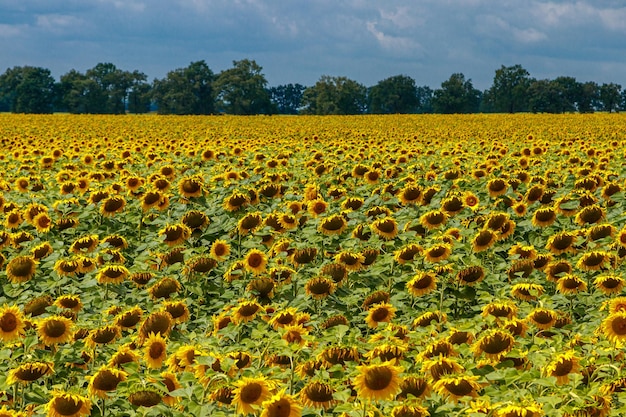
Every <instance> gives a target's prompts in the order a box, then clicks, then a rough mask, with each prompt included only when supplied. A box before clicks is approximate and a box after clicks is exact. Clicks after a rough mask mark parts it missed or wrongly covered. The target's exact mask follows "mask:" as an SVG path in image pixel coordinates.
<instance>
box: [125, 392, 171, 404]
mask: <svg viewBox="0 0 626 417" xmlns="http://www.w3.org/2000/svg"><path fill="white" fill-rule="evenodd" d="M162 400H163V393H162V392H160V391H157V390H156V389H154V388H136V389H135V390H133V391H132V392H131V393H130V395H129V396H128V402H129V403H131V404H132V405H134V406H135V407H154V406H155V405H158V404H159V403H160V402H161V401H162Z"/></svg>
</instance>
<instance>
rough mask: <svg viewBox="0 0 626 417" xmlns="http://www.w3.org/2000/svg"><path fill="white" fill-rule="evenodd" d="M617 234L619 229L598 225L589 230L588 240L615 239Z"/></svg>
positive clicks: (609, 225) (607, 225)
mask: <svg viewBox="0 0 626 417" xmlns="http://www.w3.org/2000/svg"><path fill="white" fill-rule="evenodd" d="M616 232H617V228H616V227H615V226H613V225H612V224H598V225H595V226H592V227H590V228H589V229H588V230H587V239H588V240H589V241H592V242H594V241H596V240H601V239H605V238H609V237H610V238H613V237H614V236H615V233H616Z"/></svg>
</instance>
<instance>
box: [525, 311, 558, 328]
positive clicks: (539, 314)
mask: <svg viewBox="0 0 626 417" xmlns="http://www.w3.org/2000/svg"><path fill="white" fill-rule="evenodd" d="M557 319H558V314H557V313H556V312H555V311H554V310H549V309H547V308H543V307H537V308H535V309H534V310H533V311H532V312H531V313H530V314H529V315H528V316H526V320H527V321H528V322H530V323H532V324H534V325H535V327H537V328H538V329H540V330H547V329H549V328H551V327H552V326H554V324H555V323H556V321H557Z"/></svg>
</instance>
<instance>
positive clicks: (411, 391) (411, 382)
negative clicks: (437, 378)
mask: <svg viewBox="0 0 626 417" xmlns="http://www.w3.org/2000/svg"><path fill="white" fill-rule="evenodd" d="M428 394H430V385H429V384H428V381H427V380H426V378H422V377H419V376H415V375H408V376H405V377H404V379H403V380H402V382H400V392H399V393H398V395H397V396H396V400H407V399H409V398H410V397H409V395H412V396H413V397H415V398H419V399H423V398H425V397H426V396H428Z"/></svg>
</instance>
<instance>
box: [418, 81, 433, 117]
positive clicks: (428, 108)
mask: <svg viewBox="0 0 626 417" xmlns="http://www.w3.org/2000/svg"><path fill="white" fill-rule="evenodd" d="M433 95H434V91H433V89H432V88H430V87H429V86H427V85H423V86H421V87H417V89H416V91H415V96H416V97H417V113H432V112H433Z"/></svg>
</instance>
